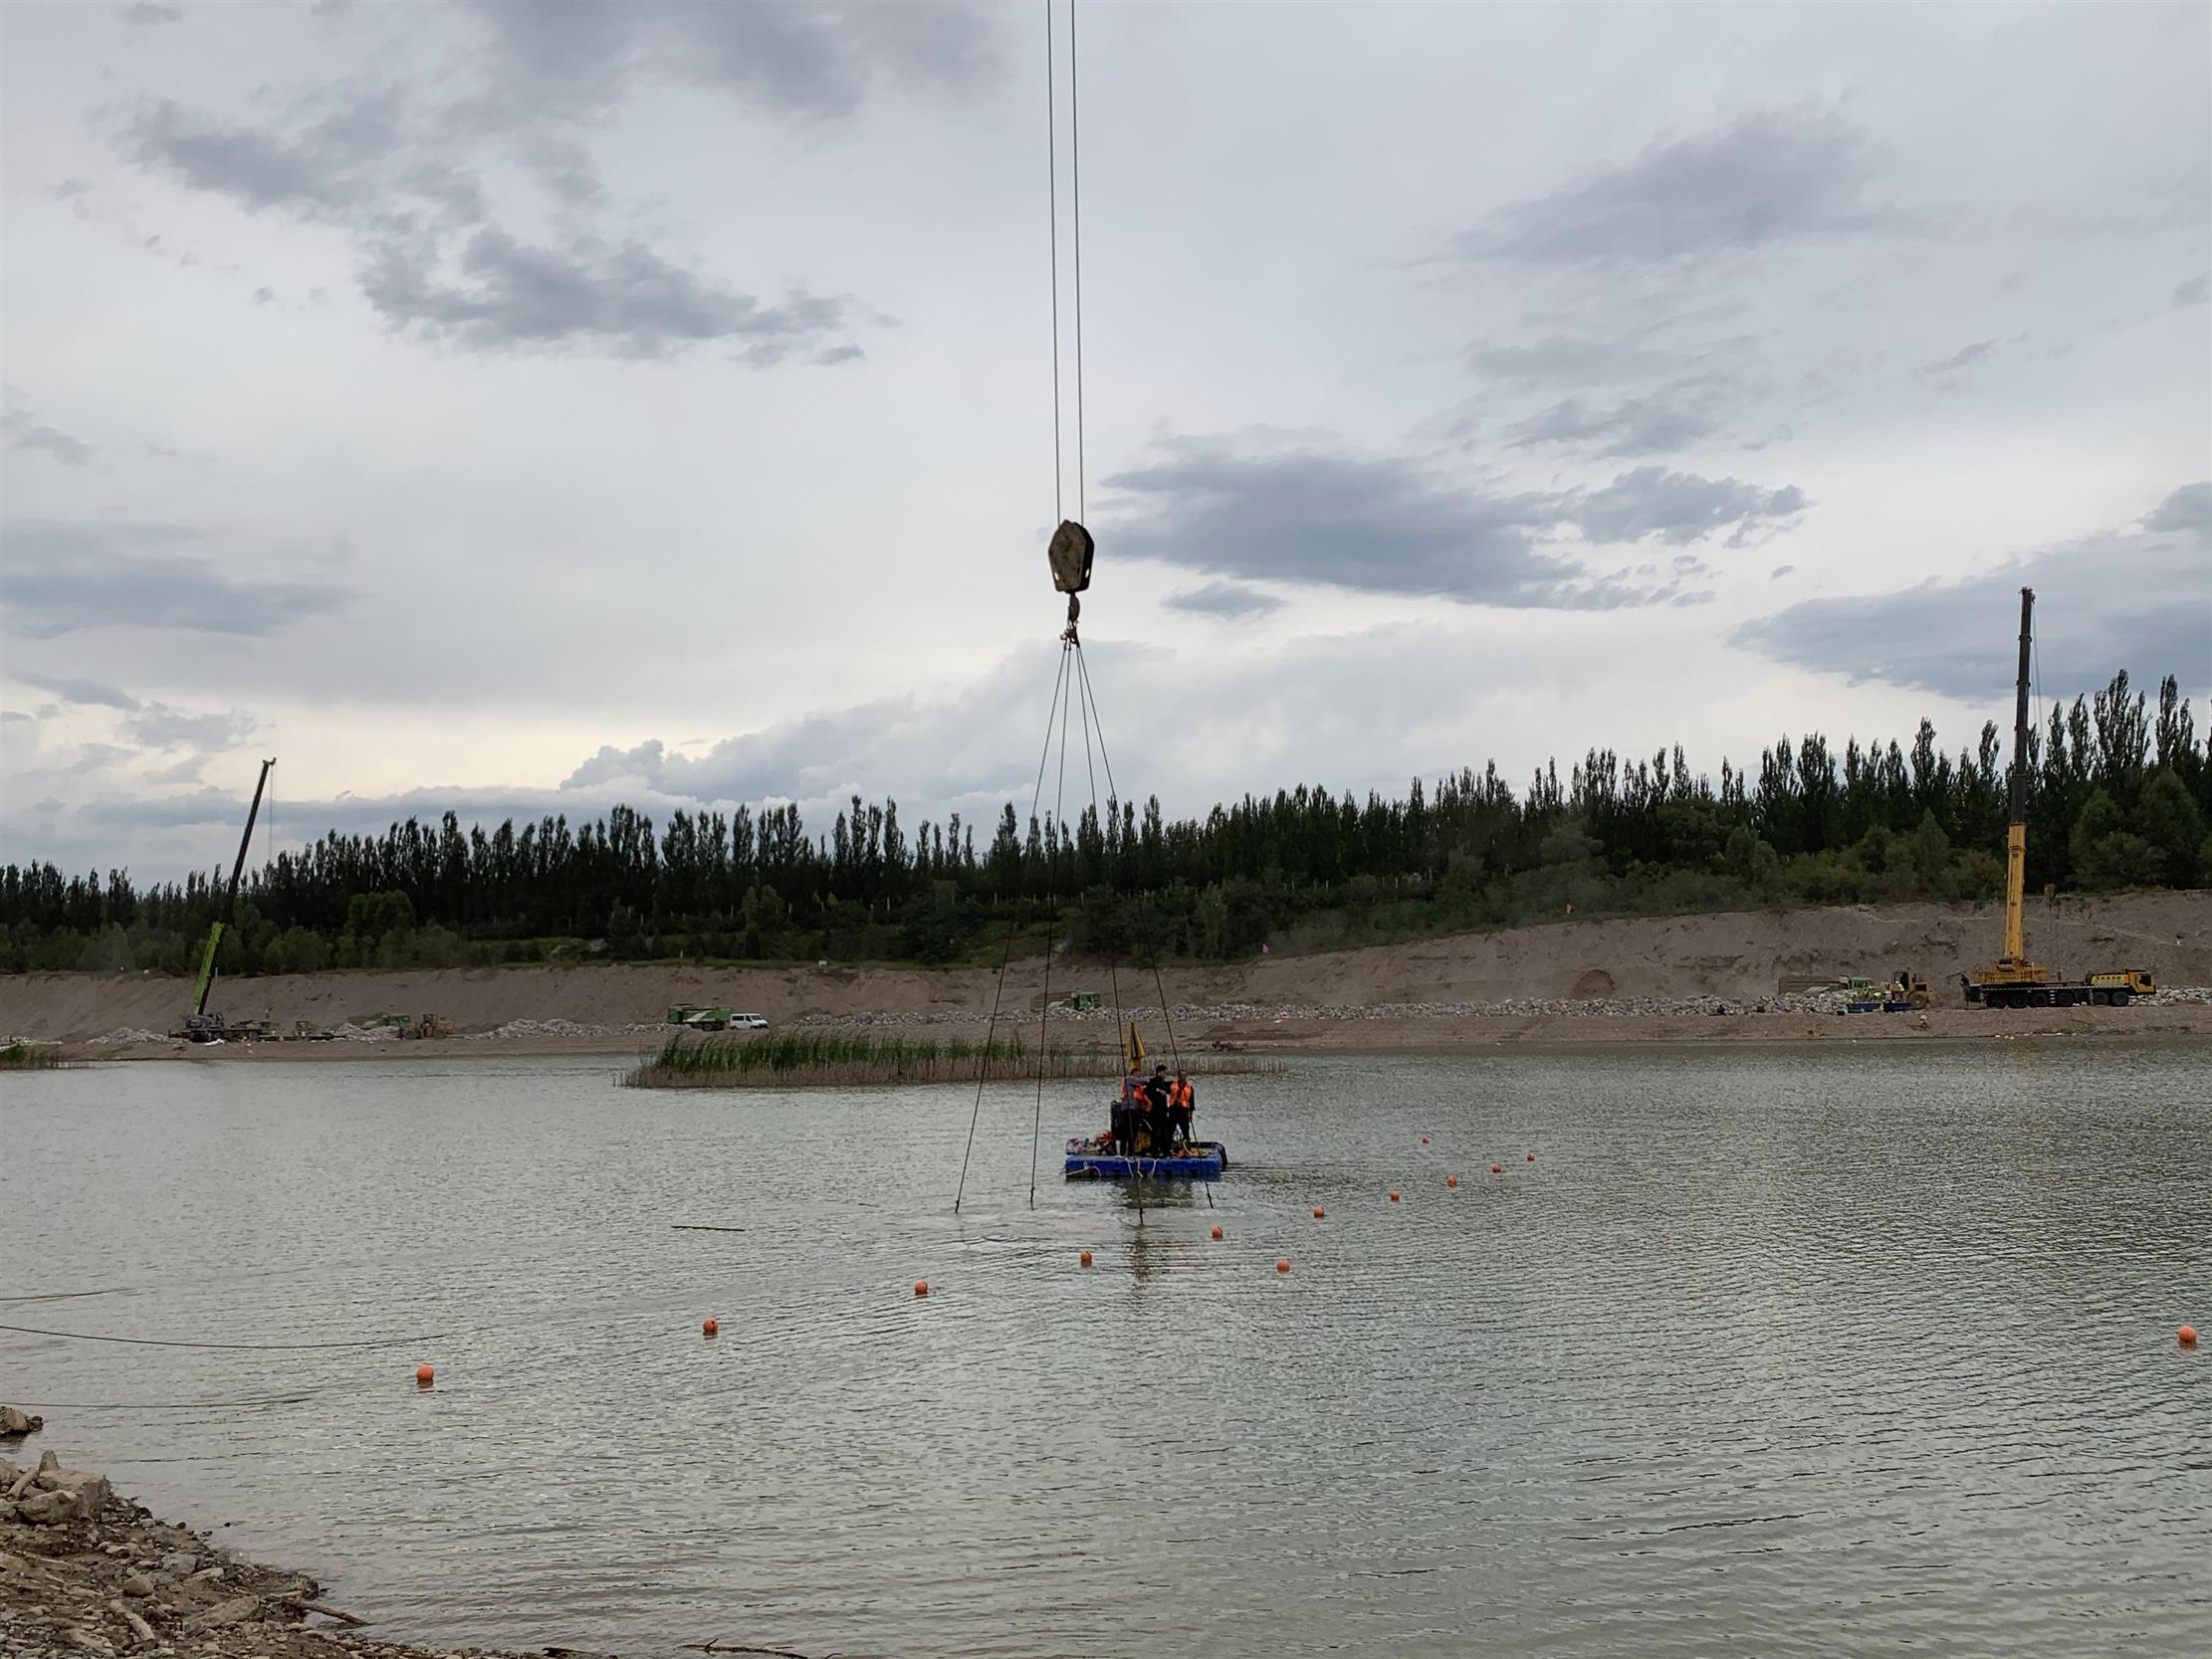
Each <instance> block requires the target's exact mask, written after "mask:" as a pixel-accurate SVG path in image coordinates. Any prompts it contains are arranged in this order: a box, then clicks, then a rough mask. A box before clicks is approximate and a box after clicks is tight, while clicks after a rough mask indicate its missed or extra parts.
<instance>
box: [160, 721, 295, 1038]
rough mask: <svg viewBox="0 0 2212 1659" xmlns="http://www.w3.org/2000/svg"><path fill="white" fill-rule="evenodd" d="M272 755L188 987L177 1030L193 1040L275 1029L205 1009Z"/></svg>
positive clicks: (271, 1032)
mask: <svg viewBox="0 0 2212 1659" xmlns="http://www.w3.org/2000/svg"><path fill="white" fill-rule="evenodd" d="M276 763H277V760H276V756H275V755H271V756H270V757H269V758H268V759H267V760H264V761H263V762H262V763H261V776H260V777H259V778H258V779H257V780H256V781H255V783H254V802H253V805H252V806H250V807H248V808H247V809H246V833H245V834H243V835H241V836H240V837H239V838H238V857H237V860H236V861H235V862H234V863H233V864H232V865H231V867H230V886H229V888H228V889H226V890H225V892H224V894H223V908H222V910H221V912H220V913H219V914H218V915H217V916H216V918H215V924H214V926H213V927H211V928H210V929H208V931H207V948H206V949H205V950H204V951H202V952H201V955H200V976H199V979H198V981H197V982H196V983H195V984H194V985H193V987H192V1011H191V1012H190V1013H188V1014H186V1015H185V1016H184V1027H183V1029H182V1030H181V1031H179V1032H178V1033H177V1035H178V1036H180V1037H184V1038H186V1039H188V1040H190V1041H192V1042H195V1043H212V1042H220V1041H222V1040H223V1039H224V1038H228V1037H268V1036H273V1035H274V1034H275V1029H274V1027H272V1026H271V1025H270V1024H269V1023H268V1021H266V1020H242V1021H240V1022H239V1023H237V1024H236V1025H233V1024H232V1023H231V1022H229V1021H228V1020H226V1019H224V1018H223V1016H222V1015H221V1014H211V1013H209V1012H208V1011H207V999H208V995H209V993H211V992H212V991H213V990H214V989H215V952H216V951H217V949H218V948H220V947H221V945H222V942H223V929H224V928H225V927H226V926H227V925H228V924H229V922H230V920H231V918H232V916H233V915H234V914H235V913H236V912H237V909H238V881H239V878H240V877H241V876H243V875H244V874H245V873H246V850H247V848H249V847H250V846H252V845H253V839H254V820H255V819H256V818H259V817H260V816H261V797H262V793H263V791H265V790H266V789H267V788H268V787H269V769H270V768H271V767H272V766H274V765H276Z"/></svg>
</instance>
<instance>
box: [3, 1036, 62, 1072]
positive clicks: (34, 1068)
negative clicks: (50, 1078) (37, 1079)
mask: <svg viewBox="0 0 2212 1659" xmlns="http://www.w3.org/2000/svg"><path fill="white" fill-rule="evenodd" d="M67 1064H69V1062H68V1061H66V1060H64V1059H63V1058H62V1051H61V1050H60V1049H57V1048H50V1047H49V1046H47V1045H46V1044H44V1043H26V1042H23V1041H21V1040H20V1039H19V1040H17V1041H15V1042H12V1043H9V1044H8V1045H7V1046H6V1047H4V1048H0V1072H58V1071H60V1070H61V1069H62V1068H63V1067H64V1066H66V1065H67Z"/></svg>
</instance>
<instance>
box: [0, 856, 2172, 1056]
mask: <svg viewBox="0 0 2212 1659" xmlns="http://www.w3.org/2000/svg"><path fill="white" fill-rule="evenodd" d="M2028 928H2029V943H2030V947H2031V949H2032V950H2033V951H2034V953H2035V955H2036V956H2037V958H2038V959H2040V960H2042V961H2044V962H2046V963H2047V964H2049V965H2050V966H2052V967H2053V968H2055V969H2059V970H2061V971H2064V972H2075V973H2079V972H2086V971H2089V970H2091V969H2101V968H2108V967H2139V968H2143V969H2145V970H2147V971H2148V972H2149V973H2150V974H2151V975H2152V976H2153V977H2154V978H2155V979H2157V980H2158V981H2159V983H2161V984H2164V985H2177V986H2206V985H2212V893H2208V892H2196V893H2143V894H2125V895H2120V896H2117V897H2111V898H2100V899H2086V898H2085V899H2062V900H2055V901H2054V900H2042V899H2039V900H2036V901H2034V902H2033V903H2032V904H2031V906H2030V907H2029V918H2028ZM2000 931H2001V918H2000V916H1999V914H1998V909H1997V907H1995V906H1992V905H1895V906H1881V907H1866V906H1862V907H1851V908H1843V909H1830V910H1812V911H1775V912H1755V913H1742V914H1736V915H1728V916H1697V917H1673V918H1662V919H1651V920H1632V921H1617V922H1588V923H1584V922H1563V923H1561V924H1558V925H1555V926H1548V927H1541V928H1522V929H1515V930H1511V931H1508V932H1501V933H1472V934H1461V935H1456V936H1453V937H1449V938H1439V939H1427V940H1419V941H1415V942H1411V943H1405V944H1393V945H1378V946H1374V947H1371V948H1367V949H1360V950H1340V951H1329V952H1324V953H1321V954H1317V955H1311V956H1265V957H1261V958H1259V959H1257V960H1254V961H1248V962H1242V963H1237V964H1233V965H1228V966H1221V967H1205V968H1193V967H1182V968H1175V969H1171V970H1169V971H1168V972H1167V973H1166V974H1165V975H1164V976H1163V978H1162V981H1161V982H1160V983H1159V984H1157V985H1156V984H1155V983H1154V982H1153V980H1152V976H1151V975H1150V974H1143V975H1139V974H1136V973H1133V972H1125V973H1123V974H1122V975H1121V980H1122V985H1121V989H1122V993H1123V996H1124V997H1125V998H1126V999H1127V1000H1128V1002H1130V1003H1131V1004H1135V1003H1138V1002H1142V1003H1145V1004H1148V1005H1150V1004H1156V1003H1158V1002H1159V1001H1160V999H1161V997H1160V992H1161V989H1163V988H1164V990H1165V992H1166V1000H1167V1001H1168V1003H1169V1004H1170V1005H1171V1006H1174V1007H1176V1008H1178V1009H1183V1010H1189V1011H1190V1012H1189V1014H1188V1016H1185V1015H1183V1014H1179V1016H1178V1018H1179V1024H1185V1025H1188V1026H1189V1027H1190V1028H1191V1030H1192V1031H1193V1032H1194V1033H1198V1034H1202V1035H1203V1037H1204V1038H1205V1039H1206V1040H1213V1041H1219V1042H1237V1043H1241V1042H1250V1041H1264V1042H1269V1043H1277V1042H1280V1041H1283V1040H1286V1039H1289V1038H1309V1039H1314V1040H1316V1041H1320V1040H1321V1037H1317V1035H1316V1032H1315V1030H1314V1029H1313V1028H1315V1027H1317V1026H1320V1025H1326V1026H1328V1027H1330V1028H1331V1029H1330V1030H1329V1032H1327V1033H1325V1034H1322V1036H1325V1040H1326V1046H1335V1047H1338V1048H1342V1049H1346V1050H1349V1051H1354V1052H1381V1051H1384V1050H1385V1049H1387V1048H1389V1047H1391V1046H1410V1047H1411V1048H1413V1049H1414V1050H1417V1051H1419V1050H1426V1049H1429V1048H1433V1047H1435V1046H1437V1045H1438V1044H1445V1045H1447V1046H1461V1045H1467V1044H1473V1045H1479V1044H1487V1043H1494V1042H1503V1041H1516V1042H1522V1043H1536V1042H1560V1043H1579V1042H1588V1041H1611V1040H1620V1039H1623V1038H1633V1039H1636V1040H1644V1041H1651V1040H1663V1041H1711V1040H1731V1041H1733V1040H1742V1039H1743V1038H1745V1037H1747V1036H1758V1035H1774V1036H1788V1037H1790V1038H1792V1039H1794V1040H1803V1039H1805V1038H1807V1037H1811V1038H1814V1039H1820V1038H1825V1037H1850V1038H1852V1039H1854V1040H1857V1039H1863V1038H1867V1037H1877V1036H1879V1037H1883V1038H1887V1037H1894V1036H1899V1035H1904V1034H1907V1033H1906V1030H1905V1029H1903V1028H1902V1027H1909V1030H1910V1031H1911V1032H1913V1033H1917V1032H1918V1030H1919V1027H1918V1026H1917V1024H1916V1021H1913V1020H1906V1019H1905V1017H1904V1016H1879V1017H1877V1016H1860V1017H1857V1018H1853V1019H1849V1020H1846V1019H1841V1018H1829V1019H1820V1018H1814V1017H1811V1016H1810V1015H1806V1016H1802V1017H1801V1016H1800V1014H1799V1013H1798V1011H1797V1009H1796V1007H1795V1006H1794V1005H1792V1006H1791V1011H1790V1013H1788V1014H1786V1015H1785V1014H1780V1013H1777V1012H1775V1010H1776V1008H1777V1007H1779V1006H1782V1003H1781V997H1782V993H1783V986H1784V981H1785V980H1788V979H1791V978H1797V977H1807V978H1810V977H1821V976H1828V977H1840V976H1843V975H1847V974H1864V975H1868V976H1872V977H1881V978H1886V977H1887V976H1888V975H1889V974H1891V973H1893V972H1895V971H1896V970H1897V969H1899V968H1903V967H1909V968H1911V969H1912V970H1914V971H1915V972H1918V973H1921V974H1924V975H1925V976H1926V977H1927V979H1928V980H1929V982H1930V984H1931V985H1932V986H1933V988H1934V990H1935V992H1936V999H1937V1003H1938V1006H1937V1008H1936V1009H1934V1010H1932V1011H1931V1014H1930V1020H1929V1028H1930V1029H1933V1030H1943V1031H1947V1032H1949V1033H1950V1034H1954V1035H1969V1036H1970V1035H1982V1034H1985V1031H1986V1033H1987V1034H1999V1033H2003V1034H2008V1035H2017V1034H2021V1033H2024V1032H2027V1031H2029V1030H2038V1031H2062V1032H2073V1031H2080V1032H2083V1033H2085V1034H2086V1033H2091V1032H2097V1033H2103V1032H2114V1033H2118V1032H2125V1033H2130V1034H2147V1033H2154V1032H2155V1033H2158V1034H2167V1033H2190V1034H2196V1033H2202V1032H2205V1031H2208V1030H2212V1024H2208V1023H2207V1022H2206V1020H2205V1018H2204V1016H2203V1015H2202V1013H2201V1010H2198V1011H2192V1010H2191V1009H2189V1008H2179V1009H2176V1008H2165V1009H2153V1008H2144V1007H2136V1008H2130V1009H2126V1010H2102V1009H2085V1010H2060V1011H2029V1010H2023V1011H2021V1012H2019V1013H2014V1014H2010V1015H1996V1016H1992V1015H1986V1014H1983V1013H1980V1012H1978V1011H1974V1010H1969V1009H1966V1008H1964V1007H1962V1006H1959V1005H1958V984H1957V975H1958V974H1959V973H1960V972H1962V971H1965V970H1966V969H1969V968H1971V967H1975V966H1979V965H1981V964H1982V963H1984V962H1985V961H1986V960H1987V959H1988V958H1989V956H1990V955H1991V954H1993V953H1994V951H1995V949H1996V947H1997V944H1998V938H1999V933H2000ZM1043 965H1044V964H1043V963H1042V962H1041V961H1028V962H1017V963H1015V964H1014V967H1013V969H1012V971H1011V972H1010V974H1009V976H1008V980H1007V985H1006V1006H1007V1007H1008V1008H1010V1009H1016V1010H1019V1011H1021V1012H1022V1013H1024V1014H1029V1015H1031V1016H1032V1017H1033V1001H1034V999H1035V998H1036V997H1037V995H1038V993H1039V992H1040V990H1041V988H1042V985H1043V982H1044V974H1043ZM1051 982H1052V985H1053V987H1054V989H1055V994H1057V993H1059V992H1062V991H1066V990H1096V991H1099V992H1100V993H1102V994H1103V993H1107V992H1108V991H1109V988H1110V984H1111V978H1110V975H1109V973H1108V971H1107V969H1106V968H1105V967H1104V966H1103V965H1102V964H1093V963H1085V962H1077V961H1066V960H1063V961H1059V962H1055V963H1054V964H1053V969H1052V975H1051ZM996 989H997V985H996V975H995V972H993V971H991V970H989V969H982V968H959V969H944V970H930V969H919V968H890V967H852V966H825V967H778V968H718V967H686V966H668V965H651V966H616V965H604V966H594V967H567V968H502V969H469V970H449V971H442V972H419V973H369V972H358V973H320V974H306V975H292V976H279V977H271V978H262V979H236V980H228V981H225V982H224V984H223V985H222V987H221V999H220V1000H221V1002H222V1004H223V1009H224V1012H226V1013H227V1014H229V1015H231V1016H232V1017H233V1018H239V1019H266V1020H270V1021H272V1022H273V1023H275V1024H276V1025H277V1026H278V1027H279V1028H280V1029H284V1030H289V1029H291V1027H292V1025H293V1023H294V1022H295V1021H298V1020H305V1021H308V1022H309V1023H310V1024H312V1025H316V1026H322V1027H333V1026H337V1025H340V1024H341V1023H343V1022H347V1021H353V1022H363V1021H365V1019H366V1017H367V1016H370V1015H373V1014H377V1013H384V1012H404V1013H410V1014H436V1015H439V1016H441V1017H442V1018H444V1019H447V1020H450V1021H452V1022H453V1025H454V1028H455V1032H456V1035H455V1036H454V1037H452V1038H439V1039H432V1040H430V1041H427V1042H420V1043H417V1042H411V1041H410V1042H400V1041H395V1040H382V1041H355V1042H334V1043H294V1042H286V1043H277V1044H252V1045H225V1046H224V1047H223V1048H220V1049H213V1050H192V1051H189V1052H190V1056H191V1058H194V1059H201V1060H206V1059H225V1060H227V1059H235V1058H244V1057H259V1056H264V1055H269V1054H276V1055H281V1056H283V1057H284V1058H287V1059H293V1058H313V1059H325V1058H330V1059H341V1058H342V1059H354V1058H362V1057H371V1056H373V1057H377V1058H383V1057H394V1058H398V1057H409V1056H413V1057H421V1058H429V1057H433V1056H459V1055H471V1054H474V1055H483V1054H489V1053H500V1054H609V1055H615V1054H619V1055H627V1056H635V1055H638V1054H639V1053H641V1052H642V1051H644V1050H646V1049H649V1048H651V1047H654V1046H657V1043H658V1040H659V1037H660V1036H661V1034H662V1032H663V1030H664V1028H663V1026H662V1024H661V1021H662V1018H663V1016H664V1014H665V1013H666V1011H667V1009H668V1008H669V1007H670V1006H671V1005H674V1004H678V1003H704V1004H723V1005H727V1006H730V1007H733V1008H737V1009H741V1010H745V1011H749V1012H756V1013H760V1014H763V1015H765V1016H766V1017H768V1018H769V1019H770V1020H771V1021H772V1022H774V1024H775V1025H777V1026H788V1025H792V1024H798V1023H832V1024H842V1023H846V1022H851V1023H855V1024H866V1025H868V1026H871V1027H874V1028H876V1029H884V1030H894V1029H902V1028H908V1027H912V1028H916V1029H919V1028H921V1027H924V1026H929V1025H940V1026H941V1025H943V1024H947V1023H968V1022H977V1021H981V1020H983V1019H985V1018H987V1017H988V1015H989V1013H990V1010H991V1008H992V1006H993V1002H994V998H995V992H996ZM189 994H190V987H189V985H188V984H187V983H185V982H184V981H182V980H175V979H160V978H155V977H152V976H147V975H133V976H124V977H95V976H91V975H78V974H31V975H8V976H4V977H0V1035H7V1036H22V1037H27V1038H34V1039H40V1040H44V1041H57V1042H62V1043H65V1044H67V1045H69V1050H70V1052H72V1053H74V1054H78V1055H81V1056H82V1057H85V1058H95V1059H127V1058H152V1057H156V1056H163V1055H169V1054H174V1053H181V1052H184V1051H182V1050H181V1049H180V1048H173V1047H172V1046H171V1045H168V1044H167V1043H165V1042H163V1041H161V1040H160V1039H159V1037H158V1034H159V1033H162V1032H166V1031H167V1030H169V1029H170V1028H171V1027H172V1026H173V1025H174V1024H175V1023H176V1022H177V1019H178V1017H179V1015H180V1013H181V1011H182V1009H183V1007H184V1005H185V1003H186V1001H187V1000H188V999H189ZM1761 1003H1765V1004H1766V1005H1767V1007H1768V1012H1767V1013H1765V1014H1757V1013H1750V1014H1744V1013H1740V1012H1739V1010H1742V1009H1755V1008H1756V1007H1758V1006H1759V1005H1760V1004H1761ZM1715 1005H1725V1006H1726V1007H1727V1008H1728V1009H1729V1010H1730V1012H1729V1014H1728V1015H1727V1016H1718V1015H1713V1014H1710V1013H1709V1012H1708V1010H1709V1008H1711V1007H1712V1006H1715ZM1409 1010H1431V1011H1432V1012H1429V1013H1422V1012H1410V1011H1409ZM1278 1017H1279V1018H1280V1019H1281V1021H1282V1022H1283V1025H1284V1026H1287V1027H1289V1028H1290V1029H1289V1030H1288V1031H1285V1032H1280V1033H1278V1027H1277V1019H1278ZM1790 1019H1794V1020H1795V1022H1796V1023H1795V1025H1794V1026H1792V1025H1788V1024H1785V1023H1784V1022H1785V1021H1786V1020H1790ZM1729 1020H1741V1021H1743V1022H1745V1023H1741V1024H1734V1025H1730V1024H1727V1023H1726V1022H1727V1021H1729ZM1653 1022H1659V1023H1657V1024H1655V1023H1653ZM1900 1022H1902V1027H1900ZM1446 1026H1456V1027H1462V1028H1464V1029H1463V1030H1454V1031H1449V1032H1447V1031H1446V1030H1445V1027H1446ZM1601 1026H1602V1027H1603V1029H1601ZM117 1033H121V1034H124V1036H125V1037H126V1038H128V1039H130V1040H125V1041H118V1042H111V1043H106V1044H96V1043H95V1042H94V1041H93V1040H94V1039H97V1038H102V1037H108V1036H111V1035H114V1034H117ZM139 1033H149V1034H154V1040H152V1041H150V1042H148V1041H142V1040H137V1034H139ZM1149 1035H1150V1033H1148V1036H1149Z"/></svg>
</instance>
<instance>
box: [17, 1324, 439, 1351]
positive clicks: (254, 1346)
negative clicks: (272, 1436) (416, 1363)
mask: <svg viewBox="0 0 2212 1659" xmlns="http://www.w3.org/2000/svg"><path fill="white" fill-rule="evenodd" d="M0 1331H12V1332H14V1333H15V1334H16V1335H17V1336H21V1337H63V1338H67V1339H68V1340H69V1341H71V1342H73V1343H128V1344H129V1345H130V1346H131V1347H133V1348H234V1349H239V1350H242V1351H251V1352H255V1353H275V1352H277V1351H279V1350H284V1351H287V1352H289V1351H294V1350H298V1349H305V1348H400V1347H402V1346H404V1347H410V1348H411V1347H413V1346H414V1345H415V1344H417V1343H435V1342H440V1341H443V1340H444V1339H445V1338H447V1337H449V1336H451V1335H452V1333H451V1332H448V1331H431V1332H426V1333H423V1334H420V1335H417V1336H413V1337H374V1338H370V1339H369V1340H367V1341H365V1342H352V1343H190V1342H183V1341H179V1340H177V1339H175V1338H169V1337H104V1336H101V1335H99V1334H98V1333H96V1332H91V1331H46V1330H42V1329H41V1328H39V1327H38V1326H35V1325H0Z"/></svg>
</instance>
